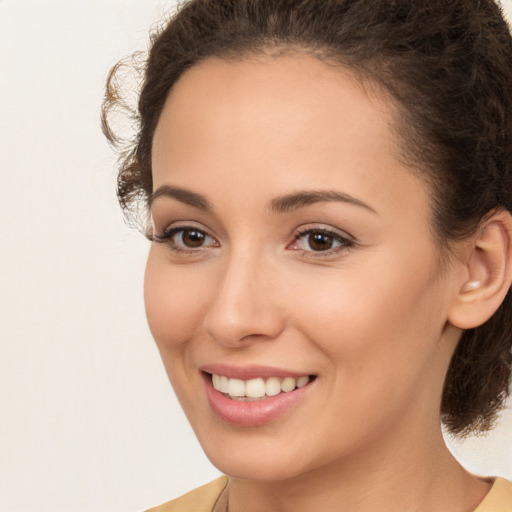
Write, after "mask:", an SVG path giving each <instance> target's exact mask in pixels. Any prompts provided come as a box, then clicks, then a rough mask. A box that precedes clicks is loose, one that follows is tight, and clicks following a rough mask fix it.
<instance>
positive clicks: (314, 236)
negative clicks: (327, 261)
mask: <svg viewBox="0 0 512 512" xmlns="http://www.w3.org/2000/svg"><path fill="white" fill-rule="evenodd" d="M308 244H309V246H310V247H311V249H313V250H314V251H327V250H329V249H331V248H332V244H333V237H332V236H331V235H328V234H327V233H318V232H316V233H315V232H313V233H310V234H309V237H308Z"/></svg>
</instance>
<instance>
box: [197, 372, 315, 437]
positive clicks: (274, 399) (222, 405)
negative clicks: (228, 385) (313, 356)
mask: <svg viewBox="0 0 512 512" xmlns="http://www.w3.org/2000/svg"><path fill="white" fill-rule="evenodd" d="M204 381H205V387H206V396H207V398H208V402H209V404H210V407H211V409H212V411H213V412H214V413H215V414H216V415H217V416H218V417H219V418H220V419H221V420H223V421H225V422H226V423H231V424H233V425H239V426H241V427H257V426H259V425H264V424H265V423H268V422H270V421H272V420H274V419H275V418H277V417H278V416H281V415H283V414H285V413H286V412H287V411H289V410H291V409H292V408H294V407H295V406H297V404H298V403H299V402H300V401H301V400H303V399H304V397H305V395H306V394H307V393H308V391H309V390H310V388H311V387H312V385H313V383H314V381H310V382H309V384H306V385H305V386H303V387H301V388H297V389H295V390H294V391H289V392H287V393H279V394H278V395H275V396H270V397H267V398H263V399H262V400H256V401H254V402H245V401H243V400H232V399H231V398H228V397H226V396H224V394H223V393H221V392H220V391H217V390H216V389H215V388H214V387H213V384H212V379H211V376H210V375H208V374H204Z"/></svg>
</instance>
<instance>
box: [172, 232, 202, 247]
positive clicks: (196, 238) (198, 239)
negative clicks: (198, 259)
mask: <svg viewBox="0 0 512 512" xmlns="http://www.w3.org/2000/svg"><path fill="white" fill-rule="evenodd" d="M178 238H181V243H182V244H183V245H184V246H185V247H188V248H190V249H195V248H197V247H201V246H202V245H203V244H204V241H205V239H206V235H205V233H203V232H202V231H199V230H198V229H183V230H182V231H181V236H179V235H178Z"/></svg>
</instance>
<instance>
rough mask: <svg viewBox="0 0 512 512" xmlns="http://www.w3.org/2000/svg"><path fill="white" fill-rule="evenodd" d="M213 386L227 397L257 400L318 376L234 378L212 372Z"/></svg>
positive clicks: (304, 383) (286, 391) (288, 389)
mask: <svg viewBox="0 0 512 512" xmlns="http://www.w3.org/2000/svg"><path fill="white" fill-rule="evenodd" d="M210 378H211V381H212V385H213V387H214V388H215V389H216V390H217V391H219V392H220V393H222V394H223V395H224V396H225V397H226V398H230V399H232V400H238V401H243V402H256V401H260V400H265V399H266V398H269V397H272V396H277V395H279V394H283V393H290V392H291V391H294V390H296V389H299V388H302V387H304V386H306V385H307V384H309V383H310V382H311V381H313V380H314V379H315V378H316V376H314V375H303V376H300V377H297V378H294V377H269V378H266V379H263V378H255V379H249V380H242V379H233V378H229V377H226V376H224V375H217V374H210Z"/></svg>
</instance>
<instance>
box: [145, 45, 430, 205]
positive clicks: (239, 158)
mask: <svg viewBox="0 0 512 512" xmlns="http://www.w3.org/2000/svg"><path fill="white" fill-rule="evenodd" d="M393 116H394V103H393V102H392V100H391V99H390V98H389V97H388V96H386V95H385V94H384V93H382V92H381V91H379V90H377V88H376V87H371V86H369V85H368V84H365V85H363V84H362V83H361V82H360V81H359V80H357V79H356V78H355V77H354V76H353V75H351V74H350V73H349V72H348V71H347V70H345V69H344V68H341V67H339V66H334V65H328V64H326V63H324V62H322V61H320V60H319V59H317V58H315V57H313V56H309V55H284V56H278V57H270V56H264V57H258V58H249V59H247V60H244V61H226V60H221V59H217V58H210V59H207V60H205V61H203V62H201V63H200V64H198V65H196V66H194V67H193V68H191V69H190V70H189V71H187V72H186V73H185V74H184V75H183V76H182V77H181V78H180V79H179V80H178V82H177V83H176V84H175V86H174V87H173V89H172V91H171V93H170V95H169V97H168V100H167V102H166V104H165V107H164V110H163V112H162V115H161V118H160V120H159V123H158V126H157V130H156V132H155V137H154V144H153V180H154V186H155V188H157V187H158V186H160V185H162V184H165V183H168V182H169V180H171V181H172V184H173V185H177V186H185V187H190V184H191V180H194V181H195V184H196V185H195V186H197V187H199V188H201V187H203V185H202V184H205V183H208V184H209V185H211V182H212V180H215V181H216V182H219V183H224V184H225V186H228V185H229V186H230V187H231V190H232V191H233V192H235V191H237V190H238V191H240V190H243V191H248V190H250V191H256V190H260V191H261V190H264V191H265V192H266V193H268V194H272V193H273V194H274V195H279V194H284V193H287V192H289V191H290V189H291V188H298V189H307V188H315V189H319V188H332V186H333V185H334V186H339V187H341V188H342V189H343V191H344V192H347V193H349V194H352V195H354V196H357V195H358V194H359V195H360V194H361V193H363V194H366V195H370V196H371V195H374V196H379V197H377V199H379V198H380V200H383V201H387V202H390V201H394V200H395V198H394V196H395V195H396V194H397V193H399V191H400V189H401V188H403V187H404V185H406V184H407V185H408V184H409V183H412V181H411V179H412V173H411V171H410V169H408V168H407V167H406V166H405V165H404V163H403V161H402V159H401V158H400V157H399V150H398V141H397V136H396V131H395V129H394V120H393ZM421 185H422V187H423V184H421ZM414 186H415V187H416V188H418V184H417V183H415V184H414ZM420 188H421V187H420ZM203 191H206V189H205V188H204V187H203ZM424 192H425V191H424V190H423V191H420V193H424ZM407 193H410V190H409V191H408V192H407Z"/></svg>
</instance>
